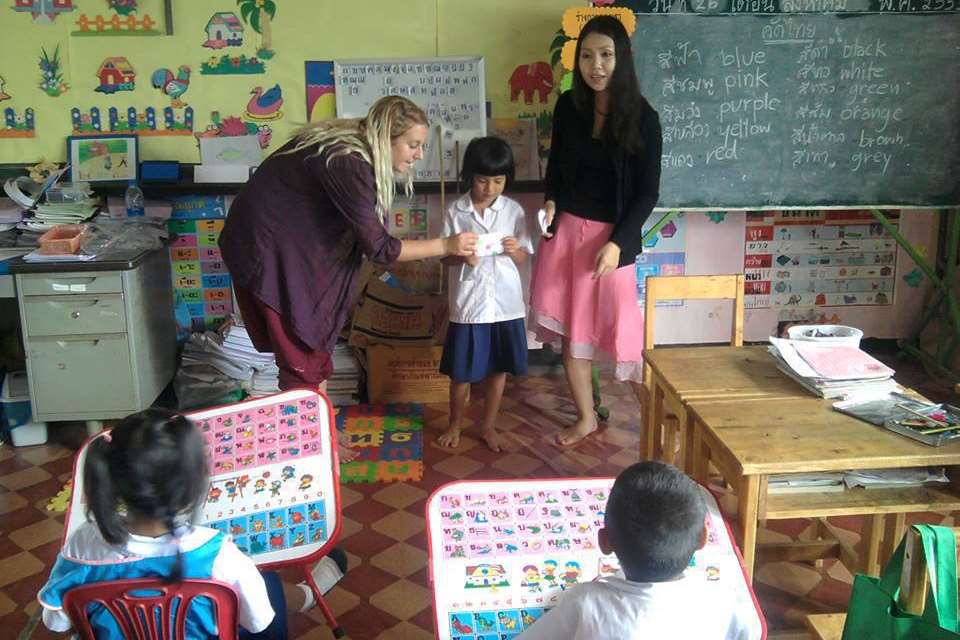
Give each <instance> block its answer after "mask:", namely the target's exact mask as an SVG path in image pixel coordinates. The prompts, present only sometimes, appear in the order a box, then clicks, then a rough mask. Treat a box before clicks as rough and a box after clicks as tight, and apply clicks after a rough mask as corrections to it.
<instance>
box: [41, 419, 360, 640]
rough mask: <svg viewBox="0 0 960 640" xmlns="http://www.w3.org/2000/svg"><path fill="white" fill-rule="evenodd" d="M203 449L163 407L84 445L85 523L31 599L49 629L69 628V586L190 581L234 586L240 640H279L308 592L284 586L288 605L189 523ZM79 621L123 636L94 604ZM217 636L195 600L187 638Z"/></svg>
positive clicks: (205, 605)
mask: <svg viewBox="0 0 960 640" xmlns="http://www.w3.org/2000/svg"><path fill="white" fill-rule="evenodd" d="M203 444H204V443H203V438H202V436H201V435H200V433H199V432H198V431H197V429H196V428H195V427H194V426H193V424H192V423H191V422H190V421H189V420H188V419H187V418H185V417H184V416H182V415H179V414H176V413H173V412H170V411H165V410H162V409H147V410H146V411H141V412H140V413H135V414H133V415H130V416H127V417H126V418H124V419H123V420H121V421H120V422H119V423H118V424H117V426H115V427H114V428H113V429H112V430H111V431H110V432H109V433H107V434H105V435H103V436H101V437H99V438H96V439H95V440H93V442H91V443H90V445H89V448H88V449H87V456H86V460H85V463H84V468H83V485H84V488H85V497H86V501H87V509H88V511H89V514H90V515H91V516H92V517H93V520H94V522H87V523H84V524H83V525H81V526H80V527H79V528H78V529H77V530H76V532H74V533H73V535H71V536H70V538H69V539H68V540H67V542H66V544H65V545H64V548H63V550H62V551H61V553H60V555H58V556H57V560H56V563H55V564H54V566H53V569H52V570H51V571H50V578H49V579H48V580H47V583H46V585H44V587H43V588H42V589H41V590H40V594H39V595H38V596H37V597H38V599H39V601H40V604H41V605H42V606H43V622H44V624H45V625H46V626H47V627H48V628H49V629H51V630H52V631H68V630H69V629H70V627H71V622H70V618H69V617H68V616H67V614H66V612H65V611H64V610H63V597H64V595H65V594H66V593H67V592H68V591H69V590H70V589H72V588H74V587H78V586H81V585H84V584H90V583H94V582H108V581H115V580H123V579H129V578H148V577H162V578H165V579H167V580H168V581H170V582H176V581H178V580H180V579H182V578H193V579H213V580H219V581H221V582H226V583H227V584H229V585H230V586H232V587H233V588H234V590H235V591H236V592H237V596H238V597H239V601H240V607H239V611H238V618H239V620H238V622H239V624H240V627H241V628H240V632H241V633H240V638H241V639H253V638H257V639H259V640H267V639H269V640H274V639H277V640H279V639H281V638H286V636H287V618H286V610H285V609H286V603H287V602H289V603H290V604H291V605H292V606H293V610H304V609H305V608H306V607H307V606H309V605H312V604H313V603H312V600H313V596H312V594H311V595H310V596H309V598H307V596H306V591H307V590H305V589H300V590H299V592H302V593H303V595H300V594H299V593H298V589H297V588H292V589H291V590H290V591H291V592H290V597H289V600H288V599H287V597H285V594H284V589H283V586H282V583H281V581H280V578H279V576H278V575H277V574H276V573H273V572H267V573H263V574H261V573H260V571H259V570H258V569H257V567H256V565H254V563H253V560H251V559H250V558H249V557H248V556H246V555H244V554H243V553H242V552H241V551H240V549H238V548H237V546H236V545H235V544H234V543H233V541H232V540H231V539H230V537H229V536H227V535H225V534H223V533H221V532H219V531H217V530H216V529H211V528H208V527H199V526H193V525H192V524H191V522H190V521H191V518H192V516H193V514H194V513H196V512H197V510H198V508H199V507H200V506H201V505H202V504H203V501H204V498H205V497H206V495H207V489H208V484H207V460H206V458H205V456H204V446H203ZM324 560H328V559H327V558H324ZM327 564H333V561H329V562H323V561H321V563H320V565H318V567H317V568H315V569H314V570H313V572H314V577H315V578H317V576H318V568H319V567H321V566H322V567H324V571H326V565H327ZM319 573H321V575H323V571H321V572H319ZM339 575H342V573H339V572H338V577H339ZM328 582H329V581H328ZM298 586H299V585H298ZM318 586H320V588H321V590H324V589H325V588H329V586H332V585H331V584H322V583H320V584H319V585H318ZM88 617H89V619H90V623H91V626H92V627H93V630H94V632H95V635H96V637H97V638H104V639H112V638H122V637H123V635H122V633H121V631H120V628H119V626H118V625H117V623H116V622H115V620H114V619H113V616H112V614H110V613H109V611H108V610H107V609H106V608H105V607H103V605H100V604H93V605H91V606H90V608H89V609H88ZM219 631H220V630H218V629H217V627H216V617H215V614H214V612H213V607H212V604H211V603H210V602H209V601H208V600H207V599H206V598H199V599H197V600H195V601H194V603H193V604H192V605H191V608H190V612H189V613H188V614H187V627H186V635H187V637H188V638H197V639H202V638H216V637H219V635H220V634H219Z"/></svg>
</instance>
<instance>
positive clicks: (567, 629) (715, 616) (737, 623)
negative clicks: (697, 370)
mask: <svg viewBox="0 0 960 640" xmlns="http://www.w3.org/2000/svg"><path fill="white" fill-rule="evenodd" d="M711 587H716V584H715V583H710V582H705V581H703V580H699V579H698V580H693V579H689V578H686V577H681V578H679V579H677V580H671V581H669V582H631V581H629V580H626V579H624V578H622V577H613V576H611V577H606V578H600V579H598V580H594V581H593V582H586V583H583V584H578V585H577V586H575V587H573V588H572V589H570V590H569V591H567V592H565V593H564V594H563V595H562V596H561V597H560V601H559V602H558V603H557V606H556V607H554V608H553V609H551V610H550V611H548V612H547V613H546V614H544V615H543V617H541V618H540V619H539V620H537V621H536V622H534V623H533V625H532V626H530V627H529V628H528V629H527V630H526V631H524V632H523V633H521V634H520V635H519V636H517V638H516V640H541V639H542V640H556V639H557V638H564V639H565V640H650V639H651V638H671V639H672V638H677V639H678V640H680V639H683V640H686V639H687V638H690V639H691V640H693V639H696V640H754V639H755V638H756V639H759V638H760V636H761V633H762V630H761V629H760V628H759V627H758V628H751V627H752V626H753V627H756V625H751V620H750V619H745V616H746V615H747V614H748V613H750V612H749V611H746V610H744V609H743V608H742V607H738V606H737V602H736V600H735V599H734V598H733V597H732V595H731V594H730V593H729V590H725V589H722V588H721V589H718V588H711ZM751 611H752V610H751Z"/></svg>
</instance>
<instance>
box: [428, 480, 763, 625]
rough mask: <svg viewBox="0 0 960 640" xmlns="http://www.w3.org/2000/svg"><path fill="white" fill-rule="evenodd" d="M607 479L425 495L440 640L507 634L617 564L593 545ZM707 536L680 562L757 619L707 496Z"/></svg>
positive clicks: (455, 486)
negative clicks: (734, 595)
mask: <svg viewBox="0 0 960 640" xmlns="http://www.w3.org/2000/svg"><path fill="white" fill-rule="evenodd" d="M611 486H613V478H564V479H556V480H543V479H535V480H534V479H531V480H505V481H480V482H476V481H473V482H470V481H464V482H451V483H450V484H447V485H444V486H443V487H441V488H439V489H438V490H437V491H436V492H434V493H433V495H431V496H430V499H429V500H428V502H427V534H428V540H429V547H430V552H429V554H430V580H431V582H432V583H433V604H434V615H435V618H434V624H435V627H436V632H437V637H438V638H440V639H441V640H509V639H510V638H513V637H515V636H516V635H518V634H519V633H520V632H521V631H523V630H524V629H525V628H527V626H529V625H531V624H533V623H534V622H535V621H536V619H537V618H539V617H540V616H541V615H543V613H544V612H545V611H546V610H548V609H549V608H550V607H552V606H553V605H554V604H556V602H557V600H558V598H559V597H560V594H561V593H562V592H563V591H564V590H565V589H568V588H570V587H571V586H573V585H575V584H576V583H578V582H587V581H590V580H593V579H594V578H597V577H599V576H604V575H611V574H613V573H615V572H617V571H618V569H619V563H618V562H617V558H616V556H614V555H609V556H605V555H603V554H602V553H600V550H599V549H598V548H597V531H598V529H599V528H600V527H602V526H603V511H604V509H605V507H606V504H607V496H608V495H609V491H610V487H611ZM703 493H704V498H705V499H706V503H707V509H708V512H709V514H708V522H707V527H708V541H707V544H706V546H705V547H704V548H703V549H701V550H700V551H698V552H697V553H696V554H695V555H694V557H693V561H692V563H691V566H690V568H689V569H688V570H687V571H688V572H689V573H691V574H693V576H694V577H695V579H700V580H706V581H708V582H711V583H714V584H715V585H716V588H717V590H718V591H729V590H731V589H733V590H735V591H736V593H737V603H738V605H737V606H739V607H742V608H743V610H744V618H745V619H750V618H751V617H755V618H756V625H755V627H754V632H753V633H752V634H751V638H765V637H766V622H765V620H764V618H763V614H762V612H761V611H760V606H759V605H758V604H757V599H756V597H755V596H754V594H753V590H752V589H751V588H750V584H749V582H748V580H747V578H746V574H745V572H744V569H743V564H742V561H741V559H740V554H739V552H738V551H737V549H736V547H735V546H734V545H733V543H732V541H731V538H732V536H731V534H730V531H729V529H728V528H727V525H726V523H725V522H724V520H723V517H722V516H721V515H720V509H719V508H718V506H717V502H716V500H715V499H714V497H713V496H712V495H711V494H710V493H709V492H708V491H707V490H706V489H704V490H703Z"/></svg>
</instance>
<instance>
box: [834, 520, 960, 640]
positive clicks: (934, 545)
mask: <svg viewBox="0 0 960 640" xmlns="http://www.w3.org/2000/svg"><path fill="white" fill-rule="evenodd" d="M914 529H916V530H917V532H918V533H919V534H920V536H921V539H922V540H923V552H924V555H925V556H926V558H927V573H928V575H929V577H930V584H931V589H932V585H936V589H935V590H934V591H933V592H932V593H928V594H927V602H926V607H925V609H924V611H923V613H922V614H920V615H912V614H909V613H906V612H904V611H901V610H900V608H899V606H898V605H897V596H898V595H899V592H900V572H901V569H902V568H903V554H904V545H905V540H901V541H900V545H899V546H898V547H897V550H896V551H895V552H894V554H893V557H892V558H891V559H890V562H889V563H888V564H887V566H886V567H884V569H883V573H882V574H881V575H880V577H879V578H874V577H871V576H865V575H857V577H856V578H854V580H853V592H852V593H851V594H850V604H849V605H848V607H847V622H846V624H845V625H844V627H843V640H951V639H960V632H958V628H957V541H956V539H955V538H954V536H953V531H951V530H950V529H949V528H947V527H939V526H934V525H929V524H918V525H914ZM931 558H935V559H936V562H935V563H934V562H930V559H931Z"/></svg>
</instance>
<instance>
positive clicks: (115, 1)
mask: <svg viewBox="0 0 960 640" xmlns="http://www.w3.org/2000/svg"><path fill="white" fill-rule="evenodd" d="M107 6H108V7H110V8H111V9H113V10H114V11H116V12H117V13H119V14H120V15H121V16H127V15H130V14H131V13H133V12H135V11H136V10H137V0H107Z"/></svg>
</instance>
